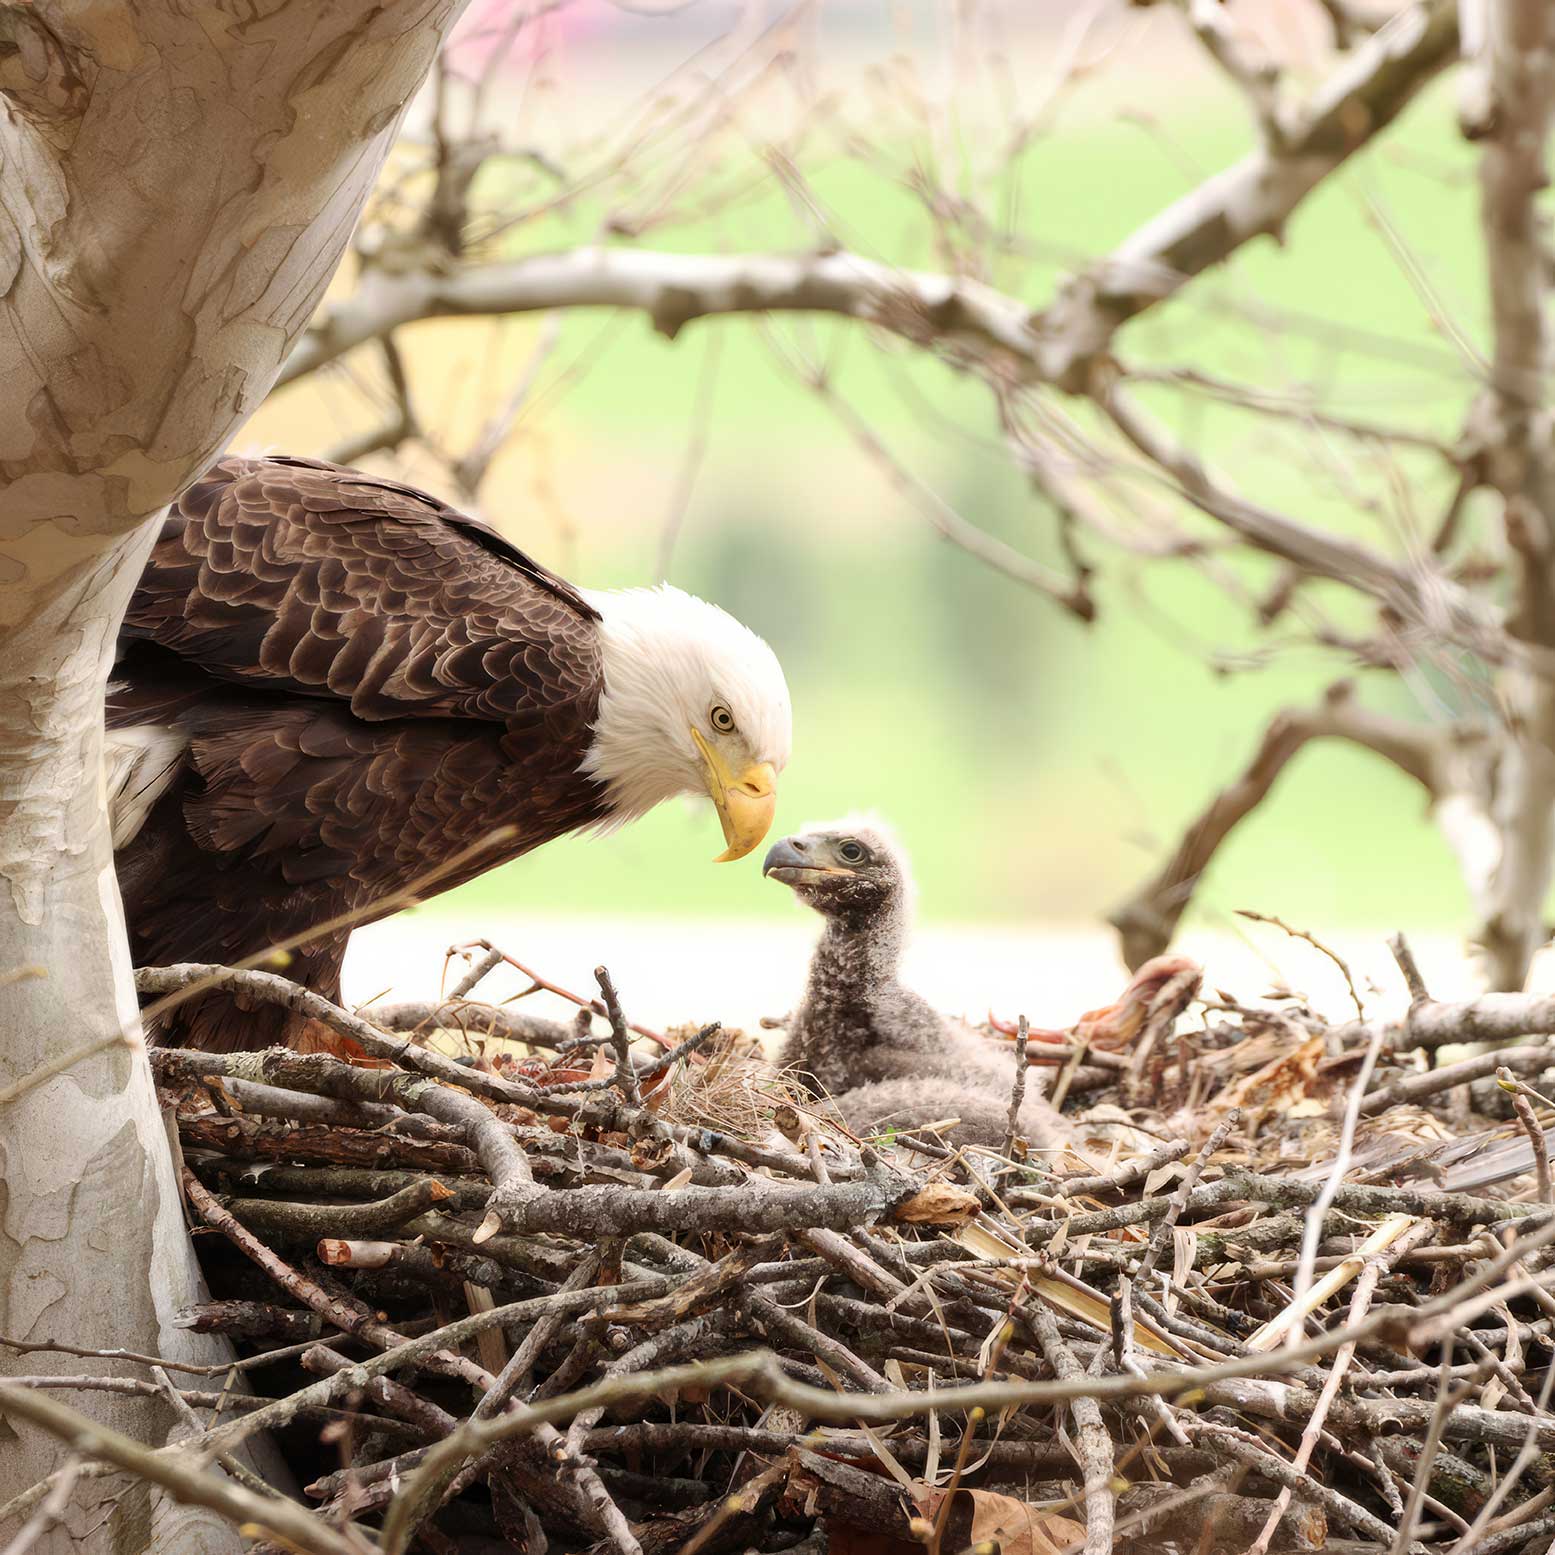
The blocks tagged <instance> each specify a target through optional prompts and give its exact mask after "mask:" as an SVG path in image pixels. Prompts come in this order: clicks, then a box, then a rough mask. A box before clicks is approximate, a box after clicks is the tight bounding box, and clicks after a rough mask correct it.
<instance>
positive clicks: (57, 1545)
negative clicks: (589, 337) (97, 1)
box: [0, 0, 459, 1555]
mask: <svg viewBox="0 0 1555 1555" xmlns="http://www.w3.org/2000/svg"><path fill="white" fill-rule="evenodd" d="M458 9H459V3H458V0H388V3H384V4H370V3H367V0H342V3H338V4H333V5H328V6H320V5H316V4H314V3H312V0H292V3H282V4H278V5H272V6H270V7H260V8H255V9H250V10H244V11H241V12H240V11H236V10H233V9H232V8H230V7H224V6H218V5H215V4H208V5H202V4H200V3H198V0H197V3H196V4H194V5H182V4H174V3H169V0H134V3H130V0H124V3H120V4H103V5H97V6H93V7H80V6H74V5H70V4H66V3H63V0H60V3H47V0H42V3H34V4H28V5H20V4H17V5H5V4H0V95H3V96H4V98H5V102H6V112H5V115H4V117H3V119H0V478H3V480H4V482H5V494H4V499H3V502H0V1016H3V1025H0V1032H3V1036H0V1336H3V1337H5V1338H9V1339H15V1340H19V1341H24V1342H30V1343H37V1342H41V1341H60V1342H65V1343H70V1344H74V1345H80V1346H85V1347H88V1348H94V1349H96V1348H103V1349H108V1348H122V1349H129V1350H135V1351H143V1352H151V1353H157V1354H161V1355H168V1356H173V1357H175V1358H179V1359H185V1360H188V1359H191V1358H198V1359H206V1360H210V1359H219V1358H220V1355H221V1351H220V1350H219V1349H218V1348H216V1347H215V1345H214V1342H213V1341H212V1340H211V1339H210V1338H209V1337H206V1336H197V1335H193V1334H190V1333H187V1332H184V1331H182V1330H177V1329H173V1328H172V1327H171V1326H170V1323H169V1321H168V1320H169V1318H170V1317H171V1315H172V1313H173V1311H174V1310H175V1309H176V1308H177V1307H179V1306H181V1305H184V1304H186V1303H188V1302H191V1301H193V1300H196V1299H198V1298H199V1295H200V1287H199V1279H198V1274H197V1271H196V1268H195V1265H194V1259H193V1254H192V1249H191V1246H190V1243H189V1239H188V1236H187V1234H186V1232H185V1230H184V1226H183V1220H182V1214H181V1208H180V1205H179V1201H178V1194H177V1190H176V1187H175V1180H174V1177H173V1173H172V1170H171V1162H170V1159H169V1155H168V1149H167V1143H166V1136H165V1134H164V1131H163V1127H162V1121H161V1118H160V1115H159V1113H158V1109H157V1104H156V1097H155V1092H154V1089H153V1087H152V1084H151V1078H150V1072H149V1068H148V1066H147V1064H146V1061H145V1058H144V1054H143V1053H142V1052H141V1050H140V1048H139V1046H138V1035H137V1031H138V1027H137V1017H136V1002H135V995H134V991H133V986H132V983H131V978H130V966H129V954H128V948H127V943H126V940H125V935H124V928H123V915H122V910H121V908H120V904H119V896H118V889H117V885H116V882H115V879H114V874H113V860H112V851H111V847H110V843H109V837H108V831H107V823H106V818H105V814H104V808H103V802H102V771H101V745H102V701H103V687H104V684H105V681H106V677H107V673H108V670H109V668H110V666H111V662H112V655H113V641H114V636H115V633H116V631H117V628H118V623H119V619H120V616H121V615H122V613H123V610H124V606H125V604H126V602H127V600H128V597H129V593H130V591H131V589H132V588H133V586H134V581H135V578H136V576H137V574H138V572H139V568H140V565H141V563H142V561H143V560H144V557H145V553H146V550H147V548H148V546H149V544H150V541H151V537H152V534H153V532H154V528H155V520H156V519H157V518H158V517H159V516H160V514H161V513H162V511H163V510H164V509H165V508H166V505H167V503H168V502H169V501H171V500H172V498H173V497H175V496H176V495H177V494H178V492H179V491H181V490H182V489H183V488H184V487H185V486H186V485H187V484H188V483H189V482H190V481H191V480H192V479H193V478H194V477H195V476H196V475H197V474H199V472H200V471H201V470H202V469H203V468H204V466H205V465H206V464H207V463H208V462H209V460H210V459H211V457H212V456H213V455H214V454H215V453H217V452H218V451H219V450H220V448H221V447H222V446H223V444H224V443H225V442H226V441H227V439H228V438H229V437H230V436H231V435H232V433H233V432H234V431H235V429H236V428H237V427H238V426H239V425H240V424H241V423H242V421H243V419H244V418H245V417H246V416H247V415H248V414H249V413H250V412H251V411H252V410H253V408H254V407H255V406H257V405H258V404H259V402H260V401H261V400H262V399H263V397H264V395H265V393H266V392H267V390H268V389H269V387H270V384H271V383H272V381H273V380H274V377H275V375H276V373H277V371H278V370H279V368H280V366H281V364H282V362H283V361H284V360H285V359H286V355H287V353H288V351H289V350H290V349H291V346H292V344H293V341H294V340H295V338H296V336H297V334H298V332H299V331H300V330H301V329H302V327H303V326H304V325H305V324H306V323H307V321H308V318H309V316H310V315H311V313H312V311H313V308H314V306H315V304H316V303H317V301H318V299H319V297H320V295H321V294H322V292H323V289H324V287H325V285H326V284H327V282H328V279H329V276H330V274H331V272H332V271H333V269H334V266H335V264H336V262H337V261H338V259H339V257H340V254H341V251H342V248H343V246H344V243H345V241H346V239H347V237H348V236H349V234H350V231H351V228H352V225H353V224H354V222H355V220H356V217H357V215H358V213H359V212H360V209H361V206H362V203H363V201H364V200H365V198H366V196H367V193H368V191H369V189H370V187H371V183H372V180H373V178H374V176H375V175H376V173H377V170H378V168H379V166H380V165H381V163H382V160H383V157H384V155H385V153H386V152H387V150H388V148H389V146H390V144H391V143H392V140H393V136H394V134H395V131H396V129H397V127H398V123H399V119H400V116H401V114H402V112H403V110H404V107H405V105H406V103H407V102H408V101H409V99H410V97H411V95H412V93H413V92H414V90H415V89H416V87H417V85H418V84H419V83H420V81H421V79H422V77H423V76H424V74H425V72H426V70H427V68H428V66H429V65H430V63H431V60H432V58H433V56H434V54H435V52H436V48H437V46H438V44H439V42H440V41H441V36H442V34H443V32H444V31H445V30H446V28H447V26H448V25H449V23H450V22H451V21H452V19H453V17H454V15H455V14H456V13H457V11H458ZM121 1032H127V1033H129V1034H130V1037H131V1041H130V1042H129V1043H125V1042H116V1041H115V1040H114V1039H115V1037H116V1036H117V1035H118V1034H119V1033H121ZM94 1042H95V1043H98V1044H102V1046H101V1050H100V1051H98V1052H97V1053H96V1054H95V1056H92V1057H90V1058H85V1059H81V1060H79V1061H76V1062H73V1063H70V1064H68V1065H67V1066H64V1067H63V1068H61V1071H60V1072H59V1073H57V1074H52V1075H42V1074H41V1071H43V1070H44V1069H45V1067H46V1066H48V1065H50V1064H51V1063H53V1064H56V1065H57V1064H58V1063H59V1061H60V1060H61V1059H62V1058H64V1057H68V1056H69V1055H70V1054H72V1053H73V1052H74V1051H75V1050H77V1049H79V1048H82V1047H84V1046H86V1045H89V1044H92V1043H94ZM29 1077H31V1078H32V1081H33V1083H30V1084H28V1083H27V1081H28V1078H29ZM19 1086H20V1089H18V1087H19ZM8 1091H10V1093H11V1094H9V1095H8V1094H7V1093H8ZM51 1363H56V1364H57V1365H58V1367H59V1369H68V1370H72V1371H75V1370H80V1369H82V1363H81V1361H80V1360H79V1359H78V1358H71V1357H64V1356H51V1355H49V1354H47V1353H44V1354H35V1353H34V1354H22V1355H17V1354H16V1353H14V1352H9V1351H6V1350H5V1349H4V1348H0V1375H3V1374H4V1373H5V1372H6V1371H7V1370H10V1371H12V1372H15V1371H16V1370H18V1369H24V1370H27V1371H32V1372H36V1371H40V1370H46V1369H48V1367H49V1366H50V1364H51ZM89 1369H95V1370H99V1371H102V1372H108V1371H111V1370H114V1369H123V1370H126V1371H132V1372H135V1373H137V1374H142V1375H143V1374H144V1371H143V1368H141V1367H136V1366H134V1365H132V1364H130V1363H109V1362H102V1361H98V1362H92V1363H89ZM71 1402H73V1403H76V1404H77V1405H78V1406H79V1407H81V1408H83V1409H85V1410H87V1411H88V1412H89V1413H92V1414H93V1415H95V1416H96V1417H98V1418H101V1419H103V1420H105V1421H107V1422H109V1423H111V1424H113V1425H114V1426H116V1427H117V1428H119V1429H121V1430H125V1431H128V1432H130V1433H131V1434H134V1435H137V1436H139V1437H141V1438H142V1439H146V1440H152V1439H157V1440H160V1439H161V1438H162V1437H163V1436H164V1435H165V1434H166V1430H167V1426H168V1423H169V1422H168V1417H167V1416H166V1414H165V1413H164V1412H163V1411H161V1410H160V1409H158V1408H156V1407H155V1406H149V1405H147V1404H146V1402H145V1401H143V1400H135V1399H119V1398H116V1397H114V1396H112V1395H107V1394H101V1393H96V1394H90V1395H86V1396H84V1397H82V1398H79V1399H72V1400H71ZM63 1461H64V1453H63V1449H62V1448H61V1447H60V1446H59V1444H58V1443H56V1442H54V1441H52V1440H51V1439H49V1438H47V1437H45V1436H43V1435H41V1434H40V1433H39V1432H37V1431H36V1430H34V1429H33V1428H32V1427H24V1426H21V1425H20V1424H17V1423H13V1422H7V1421H5V1420H0V1504H3V1503H4V1502H5V1501H7V1500H9V1499H10V1498H11V1497H13V1496H15V1495H17V1494H18V1493H20V1492H21V1491H23V1490H25V1489H26V1488H27V1487H28V1486H30V1485H32V1484H33V1483H34V1482H36V1481H37V1480H38V1479H40V1478H41V1477H42V1476H43V1475H45V1474H47V1473H48V1472H50V1471H51V1470H52V1469H53V1468H55V1467H58V1466H59V1464H60V1463H61V1462H63ZM103 1487H109V1488H107V1489H104V1488H103ZM12 1532H14V1529H8V1528H6V1529H0V1539H4V1538H5V1537H6V1536H7V1535H8V1534H9V1533H12ZM238 1544H239V1540H238V1538H237V1536H236V1534H235V1533H234V1532H233V1531H232V1530H230V1529H228V1528H226V1527H224V1526H221V1525H218V1524H215V1523H213V1522H211V1521H210V1520H209V1519H208V1518H207V1517H206V1516H205V1514H200V1513H190V1512H187V1511H184V1510H181V1509H174V1508H171V1507H169V1506H165V1505H161V1504H155V1505H154V1504H153V1501H152V1498H151V1497H150V1496H149V1495H148V1494H147V1493H145V1491H144V1490H143V1488H135V1489H132V1490H130V1491H128V1492H126V1491H125V1490H124V1482H123V1480H122V1479H107V1480H95V1481H90V1482H86V1481H83V1482H82V1483H81V1484H79V1485H78V1486H77V1487H76V1491H75V1493H74V1495H73V1497H72V1499H71V1504H70V1507H69V1509H68V1511H67V1513H66V1514H65V1522H64V1524H63V1526H62V1527H60V1528H58V1529H56V1530H55V1531H54V1532H53V1533H52V1534H49V1535H46V1536H45V1537H44V1539H43V1541H42V1542H41V1543H40V1544H39V1545H36V1546H34V1548H35V1549H47V1550H56V1549H57V1550H61V1551H63V1550H67V1549H69V1550H78V1551H79V1550H86V1551H98V1550H101V1551H112V1552H114V1555H120V1552H125V1555H128V1552H137V1551H141V1550H144V1549H147V1548H151V1547H153V1546H155V1547H156V1548H158V1549H159V1550H173V1549H177V1550H186V1549H187V1550H190V1551H224V1550H227V1549H236V1548H237V1547H238Z"/></svg>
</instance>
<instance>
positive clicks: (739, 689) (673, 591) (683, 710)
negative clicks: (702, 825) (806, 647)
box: [583, 583, 793, 862]
mask: <svg viewBox="0 0 1555 1555" xmlns="http://www.w3.org/2000/svg"><path fill="white" fill-rule="evenodd" d="M585 598H587V600H588V602H589V604H591V605H592V606H593V607H594V608H595V609H596V610H597V611H599V613H600V616H601V618H602V619H601V624H600V639H601V643H602V645H603V659H604V682H605V686H604V693H603V695H602V696H601V697H600V703H599V716H598V718H597V719H595V722H594V738H593V741H592V743H591V744H590V746H589V749H588V752H587V754H586V755H585V756H584V758H583V770H584V771H585V772H586V773H587V774H588V775H589V776H590V777H592V778H594V779H595V780H596V781H598V782H599V783H602V784H603V785H604V787H605V791H606V794H607V796H608V801H609V804H610V815H609V817H608V819H607V821H606V823H605V824H606V825H617V824H620V823H622V822H625V821H631V820H635V819H636V818H637V817H638V816H640V815H643V814H645V813H646V812H647V811H649V810H651V809H652V808H653V807H654V806H655V805H656V804H658V803H660V802H661V801H662V800H665V799H670V798H673V797H674V796H675V795H676V794H694V793H705V794H706V795H707V796H708V797H709V798H710V799H711V800H712V801H713V806H714V808H715V809H716V810H717V811H718V819H719V820H720V821H721V822H722V823H723V832H724V841H725V842H726V843H727V844H728V847H727V849H726V850H725V852H723V853H722V854H721V855H720V856H719V861H720V862H722V861H724V860H727V859H737V858H743V857H744V856H745V855H746V854H747V853H749V852H750V851H751V850H752V849H753V848H755V847H756V845H757V844H758V843H759V842H760V841H761V840H762V838H763V837H765V836H766V834H767V829H768V828H769V827H770V826H771V825H772V814H773V811H774V810H775V809H776V807H777V775H778V773H780V772H781V771H782V770H783V768H784V766H786V765H787V762H788V753H789V746H790V744H791V742H792V736H793V710H792V708H791V706H790V704H789V699H788V683H787V682H786V681H785V680H784V679H783V671H782V668H781V666H780V665H779V664H778V661H777V655H776V654H774V653H773V651H772V650H771V649H770V648H769V647H768V646H767V645H766V643H765V642H763V641H762V639H761V638H759V637H758V636H757V635H756V634H755V633H754V632H753V631H751V630H750V629H749V628H748V627H744V626H741V625H740V623H739V622H738V621H736V620H735V619H734V617H733V616H731V615H729V614H728V613H727V612H726V611H723V610H720V609H719V608H718V607H717V606H716V605H709V604H708V603H707V602H706V601H705V600H700V599H697V598H695V597H694V596H693V595H690V594H686V593H683V592H682V591H681V590H680V589H677V588H672V587H671V586H670V585H669V584H667V583H666V584H662V585H661V586H660V587H658V588H643V589H623V590H620V591H618V592H592V591H587V592H585Z"/></svg>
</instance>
